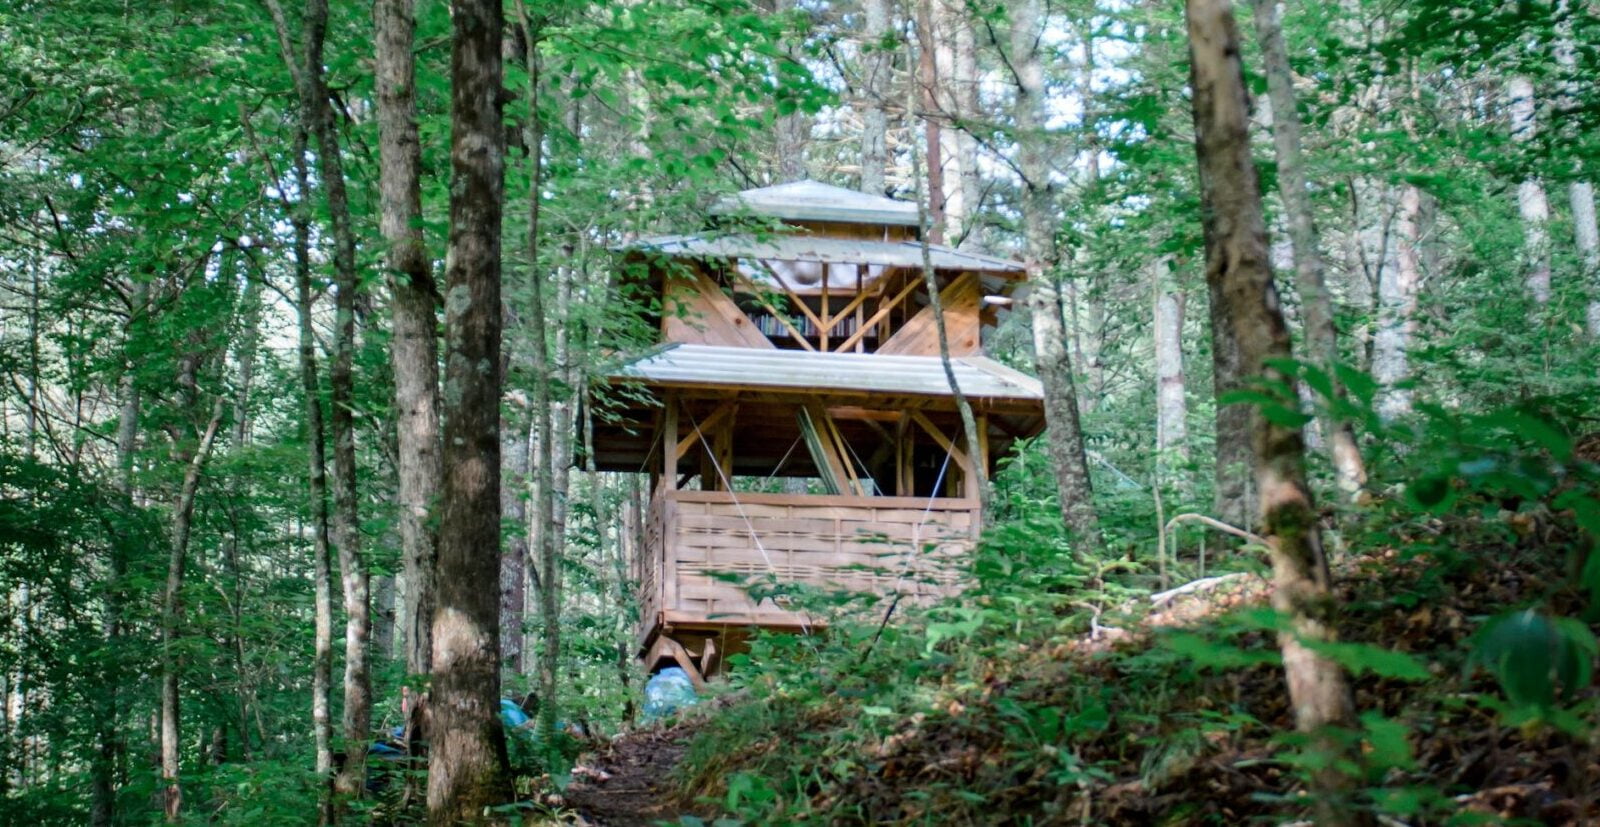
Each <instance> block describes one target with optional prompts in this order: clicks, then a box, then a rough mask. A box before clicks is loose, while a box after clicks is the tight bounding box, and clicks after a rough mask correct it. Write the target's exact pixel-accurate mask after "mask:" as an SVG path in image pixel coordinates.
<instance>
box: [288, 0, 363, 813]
mask: <svg viewBox="0 0 1600 827" xmlns="http://www.w3.org/2000/svg"><path fill="white" fill-rule="evenodd" d="M302 25H303V26H304V27H305V31H304V36H305V43H304V47H305V63H304V69H303V71H302V78H303V79H304V82H303V83H302V84H301V88H300V94H301V101H300V105H301V108H302V109H303V110H304V112H305V119H306V121H307V122H308V123H309V124H310V126H311V133H312V135H313V136H314V137H315V138H316V141H317V173H318V178H319V179H320V183H321V184H322V190H323V193H324V195H325V196H326V198H327V202H328V215H329V218H330V225H331V226H332V229H333V271H334V324H333V327H334V332H333V357H332V360H331V364H330V366H329V369H328V390H329V399H328V401H329V413H328V424H329V426H330V429H331V430H332V436H333V476H332V483H333V485H332V489H333V492H332V493H333V513H332V521H331V523H330V524H329V528H330V531H331V534H330V538H331V539H332V541H333V546H334V548H336V549H338V553H339V573H340V583H341V585H342V586H343V592H344V610H345V631H344V720H343V724H344V726H343V729H344V752H345V762H344V767H343V769H342V770H341V771H340V772H339V775H338V777H337V778H336V779H335V780H334V786H335V788H337V789H338V790H339V791H340V792H341V793H344V794H346V795H359V794H360V793H361V792H362V790H363V789H364V785H365V779H366V766H367V741H368V740H370V738H371V730H372V672H371V665H370V664H369V662H368V653H369V649H370V645H371V636H372V612H371V579H370V575H369V573H368V572H367V565H366V561H365V560H364V559H362V552H361V523H360V518H359V515H358V514H357V502H358V499H357V494H356V440H355V374H354V368H355V361H354V356H355V325H356V314H355V302H356V291H357V290H358V289H360V275H359V273H358V272H357V270H356V241H355V229H354V227H353V226H352V222H351V217H350V201H349V194H348V193H347V191H346V189H345V180H344V163H343V160H342V158H341V156H340V150H339V134H338V131H337V129H336V127H335V124H334V119H333V107H332V106H331V105H330V104H329V103H328V89H327V85H326V83H325V81H324V80H323V75H322V65H323V56H322V53H323V44H324V42H325V41H326V36H327V27H328V3H327V0H306V11H305V18H304V20H303V23H302Z"/></svg>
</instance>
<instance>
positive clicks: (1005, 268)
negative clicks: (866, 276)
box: [628, 234, 1024, 277]
mask: <svg viewBox="0 0 1600 827" xmlns="http://www.w3.org/2000/svg"><path fill="white" fill-rule="evenodd" d="M628 249H630V250H635V251H638V252H647V253H657V254H660V255H665V256H673V257H682V258H762V259H772V260H776V261H819V262H824V263H827V264H878V265H883V266H886V267H921V266H922V244H921V242H917V241H866V240H861V239H852V238H829V237H814V236H805V235H782V236H771V237H766V238H757V237H756V236H753V235H746V234H730V235H711V234H698V235H666V236H654V237H651V238H643V239H640V240H638V241H636V242H634V243H632V244H630V245H628ZM928 258H929V259H930V260H931V261H932V263H933V266H934V267H936V268H938V269H940V270H973V271H977V272H987V273H1007V274H1015V275H1016V276H1017V277H1020V276H1021V275H1022V274H1023V273H1024V268H1023V266H1022V265H1021V264H1020V263H1018V262H1015V261H1009V260H1007V259H1003V258H996V257H994V256H986V255H981V254H978V253H969V252H965V251H963V250H956V249H953V248H950V247H945V246H943V245H941V244H929V245H928Z"/></svg>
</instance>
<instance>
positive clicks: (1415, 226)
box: [1372, 185, 1422, 421]
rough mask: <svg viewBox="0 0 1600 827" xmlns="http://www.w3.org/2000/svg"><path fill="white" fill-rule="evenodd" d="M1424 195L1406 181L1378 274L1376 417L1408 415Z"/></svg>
mask: <svg viewBox="0 0 1600 827" xmlns="http://www.w3.org/2000/svg"><path fill="white" fill-rule="evenodd" d="M1421 214H1422V193H1421V191H1419V190H1418V189H1417V188H1416V187H1413V186H1410V185H1406V186H1404V187H1402V188H1401V190H1400V209H1399V212H1397V213H1396V214H1395V222H1394V224H1395V230H1394V236H1395V238H1394V241H1393V244H1394V248H1395V255H1394V262H1393V264H1392V266H1386V267H1384V268H1383V269H1382V270H1381V271H1380V272H1379V275H1378V329H1377V331H1376V332H1375V333H1374V334H1373V340H1372V378H1373V380H1374V381H1376V382H1377V383H1378V398H1377V402H1376V407H1377V411H1378V416H1379V417H1381V418H1383V419H1384V420H1386V421H1387V420H1393V419H1398V418H1400V417H1404V416H1407V415H1409V414H1410V413H1411V397H1412V393H1411V389H1410V388H1409V387H1402V386H1401V385H1402V384H1403V383H1405V382H1407V381H1408V380H1409V379H1410V378H1411V364H1410V357H1409V353H1410V350H1411V338H1412V336H1413V334H1414V333H1415V332H1416V326H1417V322H1416V316H1417V295H1418V293H1419V292H1420V289H1421V285H1422V266H1421V256H1420V253H1419V248H1420V247H1421V226H1422V224H1421V221H1422V218H1421Z"/></svg>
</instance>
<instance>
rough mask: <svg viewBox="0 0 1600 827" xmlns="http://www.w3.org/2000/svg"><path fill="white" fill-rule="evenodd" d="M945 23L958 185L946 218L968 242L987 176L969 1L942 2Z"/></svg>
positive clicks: (952, 236)
mask: <svg viewBox="0 0 1600 827" xmlns="http://www.w3.org/2000/svg"><path fill="white" fill-rule="evenodd" d="M941 9H942V13H943V15H944V17H945V21H946V22H945V25H946V26H947V27H948V31H949V34H950V39H949V43H950V48H949V51H950V53H951V54H950V69H949V71H948V72H947V73H946V75H945V78H946V80H945V84H944V85H945V90H946V95H947V96H948V98H949V104H948V108H949V111H950V117H951V119H952V121H953V126H952V128H951V129H948V130H946V131H945V134H946V135H948V136H949V140H947V141H946V144H947V146H946V149H945V152H944V154H945V156H946V157H947V158H949V159H950V161H951V163H952V165H953V167H954V168H955V173H956V176H955V177H956V185H955V186H954V187H949V188H947V189H948V190H949V193H950V195H949V198H948V202H949V206H948V208H947V209H946V211H945V212H946V213H947V215H946V222H947V223H948V224H949V225H950V226H949V232H947V233H946V237H947V238H948V239H949V240H950V242H951V243H952V244H955V245H957V246H966V245H967V242H968V241H969V240H971V239H973V238H974V236H973V231H974V230H975V229H976V227H975V225H974V222H975V220H976V216H977V214H978V210H979V208H981V207H982V206H983V205H982V204H981V203H980V201H981V200H982V197H983V176H982V171H981V170H979V169H978V139H977V138H975V137H973V134H972V128H971V121H972V120H974V119H976V118H978V117H980V113H982V111H983V109H982V104H981V102H980V101H979V99H978V71H979V70H978V39H977V36H976V34H975V33H974V32H973V29H972V20H971V18H970V17H969V14H968V11H967V6H966V3H965V2H951V0H944V2H942V3H941Z"/></svg>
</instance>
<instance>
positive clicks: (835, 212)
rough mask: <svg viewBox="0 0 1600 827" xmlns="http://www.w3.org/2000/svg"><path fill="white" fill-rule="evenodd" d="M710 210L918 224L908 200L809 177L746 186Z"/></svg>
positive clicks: (791, 218)
mask: <svg viewBox="0 0 1600 827" xmlns="http://www.w3.org/2000/svg"><path fill="white" fill-rule="evenodd" d="M711 212H712V213H713V214H718V215H728V214H735V213H740V212H751V213H756V214H758V215H765V216H771V217H773V218H777V219H782V220H786V221H836V222H840V223H845V224H888V225H894V226H899V227H917V226H920V225H921V219H920V218H919V216H918V215H917V205H916V204H914V203H912V202H910V201H900V200H897V199H894V198H885V197H884V196H881V195H872V194H870V193H865V192H857V191H855V190H850V189H845V188H844V187H836V186H833V185H832V184H824V183H822V182H821V181H811V180H805V181H791V182H789V183H787V184H778V185H776V186H771V187H760V188H758V189H750V190H745V191H743V192H740V193H737V194H735V195H731V196H728V197H726V198H723V199H722V200H720V201H718V202H717V203H716V205H715V206H713V207H712V208H711Z"/></svg>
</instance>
